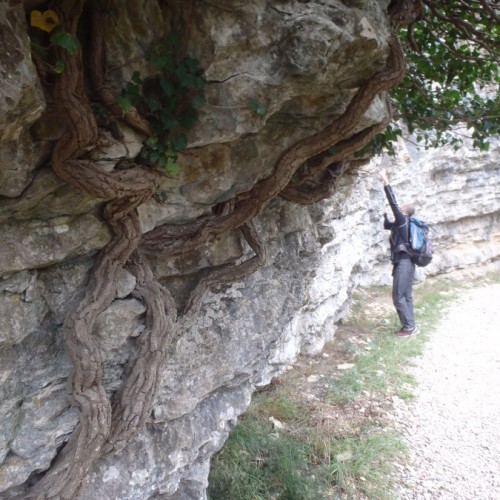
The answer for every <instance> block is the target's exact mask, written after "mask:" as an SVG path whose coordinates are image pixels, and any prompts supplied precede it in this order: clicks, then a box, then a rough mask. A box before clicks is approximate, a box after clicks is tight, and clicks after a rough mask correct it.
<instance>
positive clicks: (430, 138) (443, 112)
mask: <svg viewBox="0 0 500 500" xmlns="http://www.w3.org/2000/svg"><path fill="white" fill-rule="evenodd" d="M424 3H425V4H426V6H425V12H424V14H425V16H424V18H423V19H422V20H421V21H420V22H418V23H416V24H415V25H414V26H413V27H411V28H409V29H406V30H404V31H403V32H402V40H403V45H404V47H405V52H406V54H407V71H406V76H405V78H404V80H403V81H402V83H401V84H400V85H399V86H398V87H397V88H395V89H393V91H392V92H391V95H392V98H393V100H394V101H395V103H396V107H397V110H398V111H399V114H398V115H396V118H398V119H401V120H402V121H403V122H404V124H405V125H406V127H407V128H408V131H409V132H410V133H413V134H414V135H415V137H416V140H417V141H418V142H419V143H421V144H422V145H424V146H425V147H426V148H428V147H437V146H441V145H443V144H452V145H454V146H456V147H458V146H459V145H460V144H461V142H462V138H463V136H464V135H467V136H470V137H472V139H473V145H474V147H476V148H479V149H481V150H487V149H488V146H489V143H488V137H489V136H491V135H494V134H498V133H499V132H500V120H499V117H500V100H499V95H498V89H499V82H500V79H499V72H498V59H499V55H500V53H499V51H498V39H499V35H500V25H499V24H498V22H497V21H495V19H494V16H492V15H491V13H490V12H489V11H488V9H486V8H484V5H483V4H484V2H481V1H478V0H472V1H470V2H455V1H452V0H448V1H444V2H424ZM491 9H497V15H498V13H499V12H498V7H494V6H491ZM393 133H394V128H393V129H392V134H393ZM393 140H394V137H391V132H389V133H388V132H385V133H384V134H382V135H381V136H379V137H378V138H376V139H375V141H374V143H373V144H372V146H373V148H374V149H375V150H380V149H381V148H387V145H388V144H389V143H390V142H392V141H393ZM390 149H391V148H390V147H389V150H390Z"/></svg>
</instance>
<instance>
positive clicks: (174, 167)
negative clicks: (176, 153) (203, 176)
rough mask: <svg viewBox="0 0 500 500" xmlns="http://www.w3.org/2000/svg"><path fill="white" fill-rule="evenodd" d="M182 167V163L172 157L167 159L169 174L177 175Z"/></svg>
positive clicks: (166, 167)
mask: <svg viewBox="0 0 500 500" xmlns="http://www.w3.org/2000/svg"><path fill="white" fill-rule="evenodd" d="M180 169H181V167H180V165H179V164H178V163H177V162H176V161H174V160H173V159H172V158H169V159H168V160H167V164H166V166H165V170H166V171H167V173H168V174H169V175H177V174H178V173H179V171H180Z"/></svg>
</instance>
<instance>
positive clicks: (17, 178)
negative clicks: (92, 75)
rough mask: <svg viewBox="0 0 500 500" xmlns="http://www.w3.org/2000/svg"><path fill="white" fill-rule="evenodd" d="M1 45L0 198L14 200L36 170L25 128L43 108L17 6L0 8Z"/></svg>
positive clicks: (5, 4)
mask: <svg viewBox="0 0 500 500" xmlns="http://www.w3.org/2000/svg"><path fill="white" fill-rule="evenodd" d="M0 45H1V46H2V51H1V53H0V81H1V82H2V84H1V85H0V195H3V196H11V197H13V196H18V195H20V194H21V193H22V191H23V189H24V188H25V187H26V186H27V185H28V184H29V182H30V180H31V174H32V172H33V170H34V169H35V167H36V166H37V165H36V161H35V149H34V145H33V142H32V140H31V137H30V135H29V132H28V128H29V126H30V125H31V124H32V123H33V122H34V121H35V120H36V119H37V118H38V117H39V116H40V114H41V112H42V110H43V109H44V107H45V99H44V97H43V93H42V89H41V87H40V85H39V81H38V76H37V74H36V70H35V67H34V65H33V62H32V61H31V55H30V41H29V38H28V35H27V30H26V22H25V18H24V10H23V5H22V4H21V3H19V2H16V1H12V0H9V1H6V2H2V3H1V4H0Z"/></svg>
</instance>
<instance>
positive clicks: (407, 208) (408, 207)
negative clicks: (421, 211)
mask: <svg viewBox="0 0 500 500" xmlns="http://www.w3.org/2000/svg"><path fill="white" fill-rule="evenodd" d="M401 212H403V213H404V214H405V215H406V216H407V217H411V216H412V215H413V214H414V213H415V206H414V205H412V204H411V203H405V204H404V205H403V206H402V207H401Z"/></svg>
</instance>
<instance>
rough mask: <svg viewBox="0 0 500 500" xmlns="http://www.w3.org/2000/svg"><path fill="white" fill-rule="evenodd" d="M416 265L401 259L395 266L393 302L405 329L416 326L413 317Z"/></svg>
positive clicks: (408, 260)
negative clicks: (413, 289)
mask: <svg viewBox="0 0 500 500" xmlns="http://www.w3.org/2000/svg"><path fill="white" fill-rule="evenodd" d="M414 276H415V264H413V262H412V261H411V260H410V259H401V260H400V261H399V262H398V263H397V264H396V265H395V266H394V271H393V281H392V302H393V303H394V307H395V308H396V311H397V313H398V316H399V319H400V321H401V325H402V327H403V328H405V329H408V330H409V329H411V328H413V327H414V326H415V319H414V317H413V296H412V285H413V277H414Z"/></svg>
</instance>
